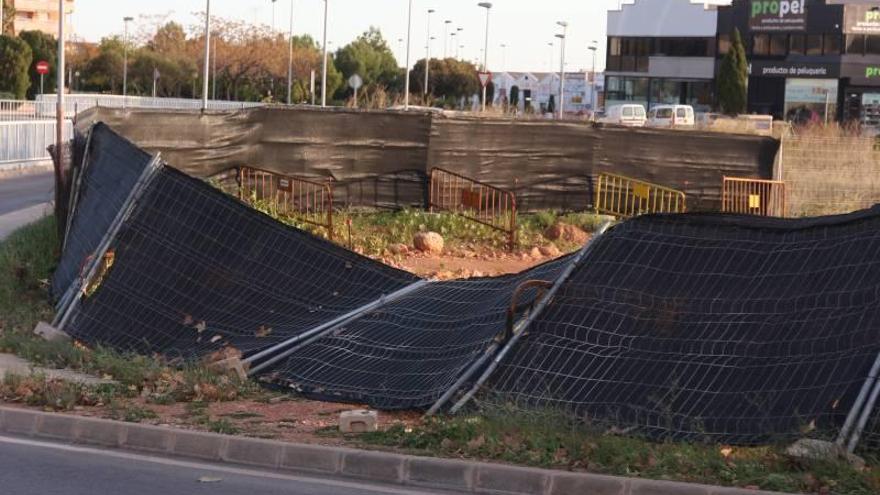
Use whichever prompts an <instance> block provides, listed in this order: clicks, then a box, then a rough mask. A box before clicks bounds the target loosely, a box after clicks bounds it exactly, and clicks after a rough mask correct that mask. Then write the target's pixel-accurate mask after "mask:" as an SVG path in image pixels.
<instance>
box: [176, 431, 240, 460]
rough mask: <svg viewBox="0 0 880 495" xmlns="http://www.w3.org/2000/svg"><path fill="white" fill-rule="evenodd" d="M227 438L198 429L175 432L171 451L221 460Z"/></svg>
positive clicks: (182, 454)
mask: <svg viewBox="0 0 880 495" xmlns="http://www.w3.org/2000/svg"><path fill="white" fill-rule="evenodd" d="M225 440H226V439H225V438H223V437H221V436H219V435H214V434H210V433H201V432H197V431H176V432H174V436H173V441H172V447H171V451H172V452H173V453H174V454H177V455H179V456H183V457H195V458H198V459H207V460H211V461H219V460H220V453H221V452H222V449H223V443H224V441H225Z"/></svg>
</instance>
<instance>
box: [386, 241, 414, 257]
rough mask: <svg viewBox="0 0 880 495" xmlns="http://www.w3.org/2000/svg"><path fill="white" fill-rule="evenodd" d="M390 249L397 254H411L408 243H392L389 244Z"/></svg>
mask: <svg viewBox="0 0 880 495" xmlns="http://www.w3.org/2000/svg"><path fill="white" fill-rule="evenodd" d="M388 251H389V252H390V253H391V254H393V255H395V256H400V255H404V254H409V246H407V245H406V244H392V245H390V246H388Z"/></svg>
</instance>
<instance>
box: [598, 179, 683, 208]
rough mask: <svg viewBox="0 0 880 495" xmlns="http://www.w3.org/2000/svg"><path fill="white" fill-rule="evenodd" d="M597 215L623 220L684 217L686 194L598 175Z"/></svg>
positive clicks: (630, 180)
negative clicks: (649, 216) (654, 215)
mask: <svg viewBox="0 0 880 495" xmlns="http://www.w3.org/2000/svg"><path fill="white" fill-rule="evenodd" d="M596 211H598V212H599V213H601V214H605V215H613V216H616V217H620V218H631V217H634V216H638V215H644V214H650V213H684V212H685V211H687V198H686V196H685V193H683V192H681V191H677V190H675V189H671V188H668V187H664V186H660V185H657V184H652V183H650V182H645V181H641V180H637V179H632V178H629V177H623V176H621V175H615V174H599V177H598V179H597V184H596Z"/></svg>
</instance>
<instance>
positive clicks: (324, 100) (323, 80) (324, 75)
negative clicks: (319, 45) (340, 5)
mask: <svg viewBox="0 0 880 495" xmlns="http://www.w3.org/2000/svg"><path fill="white" fill-rule="evenodd" d="M328 2H329V0H324V59H323V63H321V65H322V66H323V67H322V69H321V72H322V74H321V106H322V107H326V106H327V12H328V6H327V4H328Z"/></svg>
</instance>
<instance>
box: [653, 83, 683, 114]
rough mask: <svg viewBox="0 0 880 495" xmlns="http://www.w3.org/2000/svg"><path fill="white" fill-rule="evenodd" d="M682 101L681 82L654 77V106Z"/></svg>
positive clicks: (675, 103)
mask: <svg viewBox="0 0 880 495" xmlns="http://www.w3.org/2000/svg"><path fill="white" fill-rule="evenodd" d="M680 101H681V82H679V81H672V80H669V79H654V80H653V81H651V107H652V108H653V107H655V106H657V105H677V104H678V103H679V102H680ZM649 110H650V109H649Z"/></svg>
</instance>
